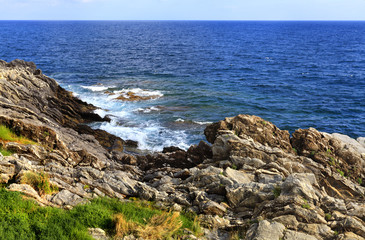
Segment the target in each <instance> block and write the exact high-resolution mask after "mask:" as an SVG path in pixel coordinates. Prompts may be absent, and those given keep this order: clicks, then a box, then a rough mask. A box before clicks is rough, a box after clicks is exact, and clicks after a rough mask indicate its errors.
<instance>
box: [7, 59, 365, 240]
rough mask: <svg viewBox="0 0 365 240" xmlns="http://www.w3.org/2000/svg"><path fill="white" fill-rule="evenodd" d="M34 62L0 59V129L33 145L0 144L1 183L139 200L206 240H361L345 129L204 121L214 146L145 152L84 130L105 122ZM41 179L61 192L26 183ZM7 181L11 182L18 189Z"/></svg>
mask: <svg viewBox="0 0 365 240" xmlns="http://www.w3.org/2000/svg"><path fill="white" fill-rule="evenodd" d="M93 110H95V107H94V106H91V105H89V104H86V103H84V102H82V101H80V100H79V99H77V98H75V97H73V96H72V94H71V93H69V92H67V91H66V90H64V89H63V88H61V87H60V86H58V84H57V83H56V81H55V80H53V79H51V78H48V77H47V76H45V75H43V74H42V72H41V71H40V70H39V69H37V68H36V66H35V65H34V64H33V63H29V62H24V61H21V60H15V61H13V62H10V63H6V62H4V61H1V62H0V125H5V126H7V127H9V128H11V129H12V130H13V131H14V132H16V133H17V134H19V135H22V136H25V137H27V138H29V139H31V140H33V141H35V142H36V143H37V144H35V145H22V144H19V143H14V142H6V141H2V143H1V147H2V149H7V150H11V151H12V152H14V154H13V155H11V156H7V157H1V160H0V177H1V179H0V180H1V181H2V182H4V183H8V189H9V190H12V191H22V192H24V193H25V194H26V195H27V196H29V197H32V198H34V199H35V200H36V201H38V202H39V203H40V204H42V205H50V206H58V207H70V206H73V205H75V204H79V203H83V202H85V201H88V199H90V198H93V197H97V196H105V195H107V196H110V197H116V198H119V199H121V200H122V199H127V198H129V197H139V198H142V199H146V200H153V201H156V203H157V205H159V206H161V208H169V209H172V210H175V211H181V210H185V211H192V212H195V213H197V214H199V220H200V222H201V224H202V225H203V226H204V227H206V230H205V233H204V236H202V237H201V238H202V239H230V238H235V239H237V238H241V239H250V240H251V239H252V240H253V239H365V199H364V194H365V187H364V186H365V185H364V183H365V144H364V139H363V138H359V139H358V140H354V139H351V138H349V137H347V136H344V135H340V134H328V133H322V132H318V131H317V130H315V129H313V128H310V129H299V130H297V131H295V132H294V133H293V134H292V137H290V134H289V133H288V132H287V131H283V130H280V129H279V128H277V127H276V126H275V125H273V124H272V123H270V122H268V121H265V120H263V119H261V118H260V117H256V116H249V115H238V116H236V117H233V118H226V119H225V120H223V121H220V122H218V123H214V124H212V125H210V126H208V127H207V128H206V130H205V135H206V138H207V140H208V141H209V142H210V143H211V145H209V144H208V143H206V142H203V141H202V142H200V143H199V144H198V145H196V146H191V147H190V148H189V149H188V150H187V151H184V150H182V149H178V148H176V147H170V148H165V149H164V151H163V152H157V153H151V154H147V155H130V154H126V153H124V152H122V148H123V147H122V146H123V143H124V141H123V140H122V139H120V138H118V137H115V136H112V135H110V134H108V133H106V132H105V131H101V130H93V129H91V128H89V127H88V126H87V125H85V124H86V123H89V122H92V121H108V119H102V118H100V117H99V116H98V115H96V114H94V113H93ZM27 171H34V172H45V173H47V174H49V176H50V180H51V182H52V183H53V184H55V185H57V186H58V188H59V192H57V193H55V194H53V195H42V196H40V195H39V193H37V192H36V191H34V189H32V188H31V187H30V186H28V185H24V184H20V179H21V177H22V176H23V175H24V174H25V173H26V172H27ZM10 183H11V184H10Z"/></svg>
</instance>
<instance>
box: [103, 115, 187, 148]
mask: <svg viewBox="0 0 365 240" xmlns="http://www.w3.org/2000/svg"><path fill="white" fill-rule="evenodd" d="M127 125H128V124H126V125H123V126H121V125H118V123H117V121H116V119H112V121H111V122H104V123H102V124H101V125H100V127H99V128H100V129H102V130H105V131H107V132H109V133H111V134H114V135H116V136H118V137H121V138H122V139H125V140H127V139H128V140H133V141H137V142H138V148H139V149H141V150H149V151H162V150H163V148H164V147H168V146H177V147H179V148H182V149H188V148H189V145H188V143H187V142H186V141H187V135H186V133H185V132H184V131H182V130H178V131H173V130H168V129H166V128H164V127H162V126H160V125H158V124H157V123H156V122H144V123H143V124H141V125H137V126H127Z"/></svg>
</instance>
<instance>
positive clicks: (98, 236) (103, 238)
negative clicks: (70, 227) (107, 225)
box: [87, 228, 109, 240]
mask: <svg viewBox="0 0 365 240" xmlns="http://www.w3.org/2000/svg"><path fill="white" fill-rule="evenodd" d="M87 230H88V233H89V234H90V235H91V237H93V238H94V239H95V240H108V239H109V238H108V236H107V235H106V233H105V231H104V230H103V229H101V228H88V229H87Z"/></svg>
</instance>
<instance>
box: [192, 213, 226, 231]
mask: <svg viewBox="0 0 365 240" xmlns="http://www.w3.org/2000/svg"><path fill="white" fill-rule="evenodd" d="M199 219H200V221H201V223H202V225H203V226H205V227H210V228H213V229H214V228H224V227H226V226H228V225H229V220H228V219H224V218H222V217H219V216H218V215H215V216H212V215H200V216H199Z"/></svg>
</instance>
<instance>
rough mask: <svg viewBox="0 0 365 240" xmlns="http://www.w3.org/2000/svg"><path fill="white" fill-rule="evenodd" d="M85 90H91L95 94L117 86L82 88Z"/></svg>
mask: <svg viewBox="0 0 365 240" xmlns="http://www.w3.org/2000/svg"><path fill="white" fill-rule="evenodd" d="M81 87H82V88H84V89H89V90H91V91H93V92H101V91H106V90H108V89H109V88H115V86H109V87H108V86H103V85H92V86H81Z"/></svg>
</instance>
